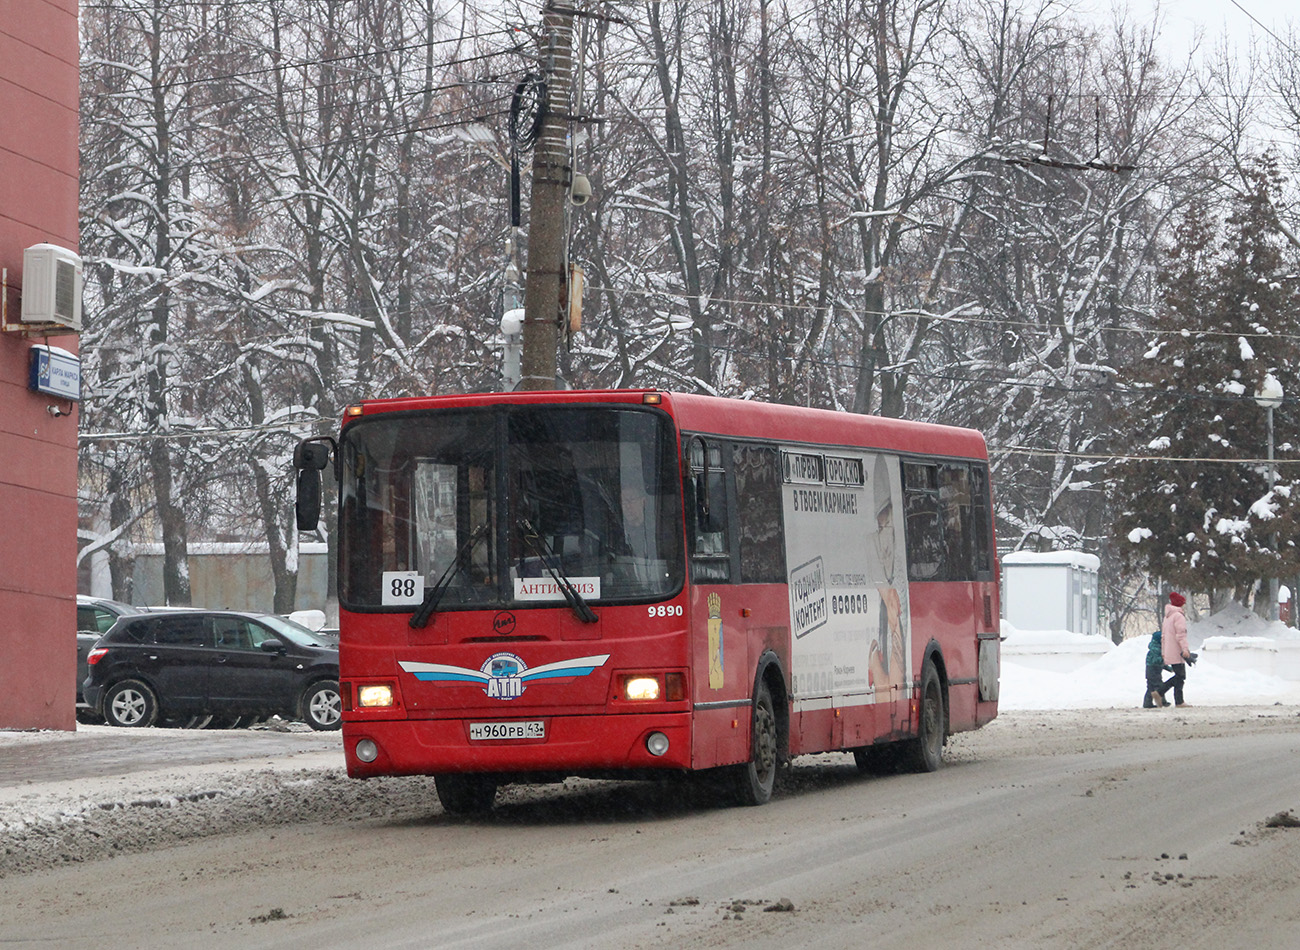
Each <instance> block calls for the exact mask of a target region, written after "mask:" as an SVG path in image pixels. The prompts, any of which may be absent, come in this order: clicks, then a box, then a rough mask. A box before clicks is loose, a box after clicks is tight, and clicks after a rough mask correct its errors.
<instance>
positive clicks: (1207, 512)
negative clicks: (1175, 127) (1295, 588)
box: [1115, 157, 1300, 603]
mask: <svg viewBox="0 0 1300 950" xmlns="http://www.w3.org/2000/svg"><path fill="white" fill-rule="evenodd" d="M1246 182H1247V184H1248V188H1247V189H1246V190H1245V192H1244V193H1242V194H1241V195H1238V196H1235V197H1234V198H1233V199H1232V203H1231V207H1230V211H1229V214H1228V215H1227V217H1226V220H1225V222H1224V223H1225V232H1226V233H1225V234H1224V237H1223V239H1222V240H1221V241H1217V240H1216V234H1215V232H1216V231H1217V227H1216V222H1214V220H1213V218H1212V217H1211V215H1210V213H1209V211H1207V209H1206V208H1205V207H1204V205H1200V204H1198V205H1196V206H1194V207H1193V208H1191V209H1190V210H1189V211H1188V213H1187V214H1186V215H1185V216H1184V218H1183V219H1182V221H1181V223H1180V225H1179V228H1178V231H1177V240H1176V242H1175V243H1174V245H1173V246H1172V247H1171V248H1170V250H1169V262H1170V264H1169V267H1168V269H1167V272H1166V275H1165V278H1164V280H1163V286H1162V291H1163V293H1162V306H1161V307H1160V309H1159V311H1158V315H1157V322H1156V326H1155V328H1154V333H1153V334H1152V336H1153V339H1152V340H1151V346H1150V349H1149V350H1148V351H1147V353H1146V354H1145V356H1144V357H1143V359H1142V361H1141V362H1140V363H1138V364H1137V365H1136V366H1135V367H1134V369H1133V371H1132V373H1130V374H1127V375H1126V380H1125V381H1126V383H1127V385H1128V386H1129V387H1131V393H1130V404H1129V414H1128V420H1129V424H1130V425H1131V427H1132V429H1133V432H1134V435H1135V439H1134V442H1135V444H1136V445H1138V446H1145V451H1143V452H1142V453H1141V454H1140V455H1139V456H1138V457H1135V458H1133V459H1130V460H1129V461H1128V462H1127V463H1126V464H1125V465H1124V466H1123V472H1124V474H1123V477H1122V479H1121V481H1120V483H1119V485H1118V488H1117V493H1116V504H1117V506H1118V507H1119V510H1120V514H1119V517H1118V518H1117V519H1116V522H1115V529H1116V533H1117V535H1118V537H1119V538H1120V539H1121V541H1122V546H1121V551H1122V552H1123V553H1124V555H1125V557H1126V558H1127V560H1128V561H1129V563H1130V564H1131V565H1132V566H1133V567H1134V568H1137V569H1139V570H1142V571H1145V572H1147V573H1149V574H1151V575H1154V576H1156V577H1160V578H1163V579H1165V580H1167V581H1169V582H1170V583H1172V584H1174V585H1177V586H1179V587H1183V588H1187V589H1190V590H1201V591H1214V590H1217V589H1227V590H1232V591H1234V592H1235V596H1236V597H1237V599H1238V600H1240V601H1241V602H1242V603H1249V601H1250V597H1251V594H1252V591H1253V590H1254V588H1255V587H1256V584H1257V582H1258V581H1259V580H1261V579H1265V578H1269V577H1280V576H1293V575H1294V574H1295V573H1296V571H1297V567H1298V566H1300V557H1298V556H1297V551H1296V548H1295V544H1294V541H1293V537H1294V532H1295V526H1296V510H1295V506H1294V505H1293V503H1292V495H1293V492H1294V490H1295V479H1294V477H1293V474H1292V473H1291V472H1290V469H1289V466H1285V465H1283V466H1281V471H1282V476H1281V478H1280V479H1279V481H1278V483H1277V486H1276V487H1275V488H1274V489H1273V490H1271V491H1270V490H1269V487H1268V468H1269V466H1268V465H1267V464H1266V463H1265V462H1264V461H1263V458H1264V456H1265V453H1266V441H1267V436H1266V433H1265V413H1264V410H1262V409H1261V408H1260V407H1259V406H1258V405H1256V402H1255V398H1254V397H1255V393H1256V392H1257V391H1258V390H1259V388H1260V386H1261V385H1262V384H1263V383H1264V381H1265V379H1266V378H1267V377H1270V376H1271V377H1273V378H1274V379H1276V380H1277V381H1279V382H1280V383H1281V385H1282V387H1283V389H1284V390H1288V391H1290V392H1292V393H1294V392H1296V391H1297V390H1296V387H1297V385H1300V377H1297V374H1296V367H1297V365H1300V364H1298V362H1297V358H1298V357H1300V349H1298V348H1297V336H1296V305H1297V303H1298V302H1300V301H1298V300H1297V296H1296V293H1295V285H1294V283H1293V282H1291V281H1289V280H1287V277H1288V276H1289V275H1290V274H1291V273H1292V272H1293V270H1292V268H1293V266H1294V262H1293V259H1292V255H1291V254H1290V253H1289V248H1288V244H1287V242H1286V240H1285V239H1284V237H1283V236H1282V234H1281V233H1280V229H1279V226H1278V221H1277V217H1276V215H1275V213H1274V211H1273V206H1274V202H1275V201H1276V200H1277V198H1276V196H1277V193H1278V190H1279V189H1280V188H1281V186H1282V182H1281V181H1280V179H1279V177H1278V176H1277V174H1276V166H1275V163H1274V162H1273V161H1272V159H1271V158H1268V157H1265V158H1263V159H1260V160H1258V161H1256V162H1255V163H1253V164H1252V165H1251V166H1250V167H1249V169H1248V170H1247V173H1246ZM1276 416H1277V420H1278V424H1279V427H1280V428H1281V430H1282V431H1283V432H1286V431H1294V429H1293V425H1294V423H1295V421H1296V419H1297V414H1296V412H1295V410H1294V402H1293V401H1288V402H1286V403H1284V404H1283V406H1282V407H1281V408H1280V409H1279V410H1277V412H1276ZM1277 455H1278V458H1279V459H1287V458H1289V457H1293V455H1294V447H1293V446H1292V445H1291V444H1290V442H1289V441H1287V440H1285V439H1284V440H1282V441H1281V442H1279V444H1278V447H1277ZM1274 537H1276V538H1277V539H1279V541H1280V550H1274Z"/></svg>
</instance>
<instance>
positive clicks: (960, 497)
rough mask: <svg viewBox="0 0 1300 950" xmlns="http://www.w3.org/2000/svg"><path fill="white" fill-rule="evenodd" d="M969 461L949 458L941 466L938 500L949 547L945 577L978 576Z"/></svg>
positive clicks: (950, 578) (961, 579)
mask: <svg viewBox="0 0 1300 950" xmlns="http://www.w3.org/2000/svg"><path fill="white" fill-rule="evenodd" d="M971 494H972V493H971V477H970V465H968V464H967V463H965V462H946V463H944V464H943V465H940V466H939V503H940V505H941V506H942V511H943V536H944V546H945V548H946V552H945V553H946V557H945V559H944V562H945V563H944V568H943V580H946V581H971V580H974V579H975V559H974V552H973V548H974V543H973V542H974V519H973V518H972V517H971V513H972V512H971V501H972V498H971Z"/></svg>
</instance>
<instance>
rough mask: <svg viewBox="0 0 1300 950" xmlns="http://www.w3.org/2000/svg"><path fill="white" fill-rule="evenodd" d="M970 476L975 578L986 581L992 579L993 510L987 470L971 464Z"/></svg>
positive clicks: (981, 466)
mask: <svg viewBox="0 0 1300 950" xmlns="http://www.w3.org/2000/svg"><path fill="white" fill-rule="evenodd" d="M970 476H971V478H970V487H971V527H972V528H973V530H974V537H973V538H972V541H973V548H974V551H973V553H974V557H975V565H974V566H975V579H976V580H982V581H988V580H992V579H993V511H992V501H991V499H990V498H989V470H988V468H986V467H985V466H983V465H972V466H971V469H970Z"/></svg>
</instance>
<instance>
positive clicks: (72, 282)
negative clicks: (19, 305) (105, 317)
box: [22, 244, 81, 330]
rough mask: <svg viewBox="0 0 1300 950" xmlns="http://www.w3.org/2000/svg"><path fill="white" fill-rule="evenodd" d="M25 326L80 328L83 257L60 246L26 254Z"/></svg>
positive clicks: (33, 248) (40, 247)
mask: <svg viewBox="0 0 1300 950" xmlns="http://www.w3.org/2000/svg"><path fill="white" fill-rule="evenodd" d="M22 322H23V323H55V324H58V325H59V326H63V327H67V328H68V329H71V330H80V329H81V258H80V256H78V255H77V254H76V253H74V252H73V251H70V250H68V249H67V248H66V247H59V246H58V245H57V244H34V245H32V246H31V247H29V248H27V249H26V250H25V251H23V309H22Z"/></svg>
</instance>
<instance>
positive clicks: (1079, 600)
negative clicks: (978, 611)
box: [1002, 551, 1101, 634]
mask: <svg viewBox="0 0 1300 950" xmlns="http://www.w3.org/2000/svg"><path fill="white" fill-rule="evenodd" d="M1100 569H1101V559H1100V558H1098V557H1097V555H1095V554H1084V553H1083V552H1082V551H1044V552H1039V551H1017V552H1015V553H1014V554H1008V555H1006V556H1004V557H1003V558H1002V611H1003V614H1004V615H1005V617H1006V619H1007V622H1008V623H1009V624H1011V626H1013V627H1015V628H1016V629H1017V630H1068V631H1069V632H1070V633H1083V634H1098V633H1100V632H1101V631H1100V630H1099V629H1098V627H1097V573H1098V571H1099V570H1100Z"/></svg>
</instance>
